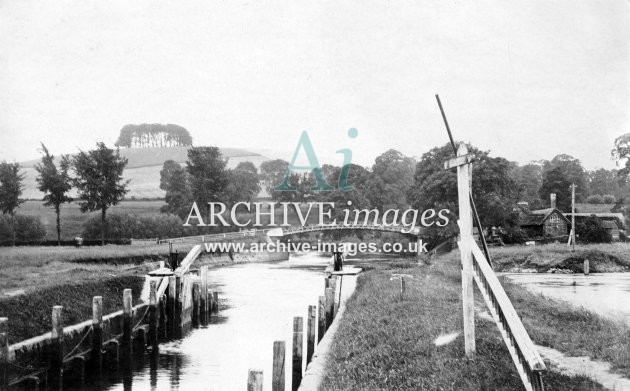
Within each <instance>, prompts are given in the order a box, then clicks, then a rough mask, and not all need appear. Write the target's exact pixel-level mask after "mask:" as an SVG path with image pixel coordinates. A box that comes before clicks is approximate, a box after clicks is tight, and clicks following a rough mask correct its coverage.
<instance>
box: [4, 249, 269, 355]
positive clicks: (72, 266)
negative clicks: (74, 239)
mask: <svg viewBox="0 0 630 391" xmlns="http://www.w3.org/2000/svg"><path fill="white" fill-rule="evenodd" d="M173 247H174V248H173V249H174V250H177V251H179V252H180V253H182V254H183V255H185V254H186V253H187V252H188V251H189V250H190V248H192V247H193V244H184V245H176V246H173ZM7 250H8V251H6V252H3V253H1V254H0V317H8V318H9V340H10V342H11V343H15V342H18V341H21V340H24V339H26V338H30V337H34V336H37V335H40V334H43V333H46V332H48V331H50V324H51V323H50V321H51V320H50V317H51V308H52V306H53V305H61V306H63V307H64V324H66V325H71V324H74V323H79V322H82V321H84V320H87V319H90V317H91V316H92V297H94V296H103V305H104V314H107V313H110V312H114V311H117V310H119V309H121V307H122V292H123V290H124V289H125V288H131V289H132V291H133V298H134V303H137V302H139V301H140V293H141V291H142V287H143V284H144V281H145V276H146V274H147V272H149V271H150V270H153V269H156V268H157V262H158V261H166V260H167V259H168V245H161V246H158V245H150V246H146V245H145V246H113V245H108V246H103V247H89V248H88V247H84V248H72V247H15V248H7ZM272 255H280V254H272ZM273 261H274V259H273V256H271V257H270V256H269V255H267V254H252V253H247V254H238V253H237V254H232V255H231V256H230V255H228V254H208V253H205V252H203V253H202V254H201V256H200V258H199V261H196V263H195V267H198V266H202V265H207V266H209V267H210V268H214V267H222V266H226V265H233V264H241V263H256V262H273Z"/></svg>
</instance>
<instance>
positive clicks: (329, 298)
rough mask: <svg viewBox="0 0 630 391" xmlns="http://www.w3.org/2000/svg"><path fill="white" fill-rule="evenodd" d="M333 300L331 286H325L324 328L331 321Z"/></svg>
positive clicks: (328, 325)
mask: <svg viewBox="0 0 630 391" xmlns="http://www.w3.org/2000/svg"><path fill="white" fill-rule="evenodd" d="M334 301H335V295H334V294H333V290H332V288H326V330H328V328H329V327H330V325H331V324H332V322H333V302H334Z"/></svg>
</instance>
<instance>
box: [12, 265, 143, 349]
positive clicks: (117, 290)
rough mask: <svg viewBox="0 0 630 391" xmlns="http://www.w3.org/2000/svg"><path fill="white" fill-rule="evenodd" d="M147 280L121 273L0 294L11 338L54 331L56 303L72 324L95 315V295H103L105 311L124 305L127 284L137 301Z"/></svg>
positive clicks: (66, 323) (108, 311)
mask: <svg viewBox="0 0 630 391" xmlns="http://www.w3.org/2000/svg"><path fill="white" fill-rule="evenodd" d="M143 283H144V277H143V276H119V277H110V278H105V279H101V280H95V281H82V282H75V283H67V284H63V285H57V286H51V287H46V288H42V289H37V290H35V291H34V292H31V293H30V294H28V295H19V296H14V297H4V298H0V316H4V317H8V318H9V330H8V332H9V342H10V343H16V342H19V341H22V340H24V339H27V338H30V337H34V336H37V335H41V334H44V333H46V332H49V331H50V328H51V312H52V306H53V305H62V306H63V322H64V324H65V325H72V324H75V323H80V322H82V321H84V320H88V319H91V317H92V297H94V296H103V313H104V314H109V313H111V312H114V311H118V310H119V309H121V308H122V295H123V290H124V289H125V288H131V289H132V290H133V298H134V304H135V303H137V302H138V301H139V297H140V293H141V291H142V285H143Z"/></svg>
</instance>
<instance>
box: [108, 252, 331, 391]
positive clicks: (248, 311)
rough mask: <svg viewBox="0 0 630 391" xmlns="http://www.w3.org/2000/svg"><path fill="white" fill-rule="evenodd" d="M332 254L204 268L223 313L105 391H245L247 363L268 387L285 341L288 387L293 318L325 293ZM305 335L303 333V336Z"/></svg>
mask: <svg viewBox="0 0 630 391" xmlns="http://www.w3.org/2000/svg"><path fill="white" fill-rule="evenodd" d="M329 259H330V257H323V256H318V255H317V254H315V253H310V254H303V255H295V254H291V259H290V260H289V261H284V262H279V263H249V264H240V265H234V266H230V267H223V268H217V269H210V270H209V272H208V279H209V286H210V288H211V289H212V290H213V291H218V292H219V301H220V305H221V310H220V312H219V315H218V316H216V315H215V314H212V319H211V322H210V324H209V325H208V326H205V327H203V328H197V329H192V330H191V332H190V333H188V334H187V335H186V336H185V337H184V338H182V339H179V340H175V341H171V342H168V343H162V344H160V347H159V354H158V355H157V357H155V356H154V357H153V359H151V358H150V357H149V356H150V353H148V354H147V355H146V356H145V357H144V360H142V358H139V360H142V361H141V362H139V363H138V365H137V367H136V368H135V370H134V371H133V372H132V374H131V376H130V377H128V378H127V379H126V380H125V381H123V382H120V383H118V384H113V385H111V384H110V385H109V386H107V387H105V388H103V389H104V390H112V391H113V390H132V389H133V390H217V391H218V390H228V391H232V390H245V389H246V388H247V374H248V370H249V369H250V368H253V369H261V370H263V377H264V389H266V390H270V389H271V375H272V352H273V342H274V341H276V340H284V341H286V352H287V355H286V362H285V373H286V374H287V377H286V383H285V384H286V385H287V386H288V387H289V389H290V385H291V341H292V331H293V317H295V316H302V317H304V331H306V315H307V308H308V306H309V305H316V304H317V300H318V297H319V296H321V295H323V293H324V278H323V277H324V269H325V267H326V265H327V264H328V262H329ZM304 334H306V333H304Z"/></svg>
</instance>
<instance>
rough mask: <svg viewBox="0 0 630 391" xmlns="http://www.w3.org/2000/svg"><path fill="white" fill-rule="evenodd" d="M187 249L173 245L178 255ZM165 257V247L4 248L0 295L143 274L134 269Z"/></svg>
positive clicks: (143, 270) (0, 255)
mask: <svg viewBox="0 0 630 391" xmlns="http://www.w3.org/2000/svg"><path fill="white" fill-rule="evenodd" d="M190 248H192V245H191V244H182V245H176V246H174V250H178V251H179V252H187V251H188V250H189V249H190ZM167 256H168V245H150V246H143V245H138V246H135V245H134V246H115V245H107V246H103V247H100V246H94V247H81V248H74V247H4V248H2V251H0V296H3V295H6V294H7V293H9V294H10V293H11V292H16V291H17V292H22V291H23V292H29V291H32V290H35V289H39V288H44V287H49V286H55V285H63V284H72V283H75V282H78V281H94V280H101V279H104V278H109V277H115V276H120V275H144V274H145V273H146V271H147V268H146V267H134V266H136V265H139V264H141V263H143V262H148V261H158V260H166V258H167ZM132 267H133V268H132Z"/></svg>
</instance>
